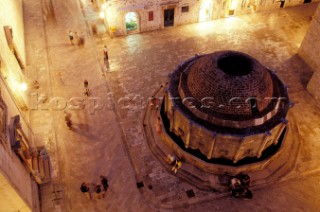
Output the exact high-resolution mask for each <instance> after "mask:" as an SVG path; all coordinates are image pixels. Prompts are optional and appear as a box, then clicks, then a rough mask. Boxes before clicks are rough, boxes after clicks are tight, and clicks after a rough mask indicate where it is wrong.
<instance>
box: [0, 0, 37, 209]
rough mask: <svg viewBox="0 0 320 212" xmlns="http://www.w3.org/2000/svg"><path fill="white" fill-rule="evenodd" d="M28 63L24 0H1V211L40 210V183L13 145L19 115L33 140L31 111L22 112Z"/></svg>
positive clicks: (24, 102)
mask: <svg viewBox="0 0 320 212" xmlns="http://www.w3.org/2000/svg"><path fill="white" fill-rule="evenodd" d="M25 66H26V51H25V38H24V22H23V7H22V0H0V71H1V74H0V196H1V200H0V211H39V197H38V186H37V184H36V182H35V181H34V180H33V179H32V178H31V176H30V171H28V170H27V169H26V166H25V165H24V163H23V162H22V161H21V159H20V158H19V156H18V155H17V154H16V153H15V152H14V151H13V148H12V147H11V140H12V139H11V138H13V136H10V135H12V129H11V122H12V117H14V116H17V115H19V116H20V123H21V131H23V132H24V133H25V135H26V137H28V139H29V140H30V141H33V138H32V132H31V130H30V128H29V127H28V120H26V119H25V118H24V117H27V112H25V114H22V112H21V111H22V110H23V109H24V108H25V107H26V103H27V101H26V95H25V93H24V92H23V91H22V90H21V89H20V85H21V83H22V82H26V80H25V76H24V71H23V68H24V67H25ZM24 115H25V116H24ZM30 146H31V145H30Z"/></svg>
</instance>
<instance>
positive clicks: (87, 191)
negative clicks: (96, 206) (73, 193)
mask: <svg viewBox="0 0 320 212" xmlns="http://www.w3.org/2000/svg"><path fill="white" fill-rule="evenodd" d="M80 191H81V192H82V193H83V194H84V195H85V196H86V197H87V198H88V199H91V195H90V189H89V185H88V183H85V182H83V183H82V184H81V186H80Z"/></svg>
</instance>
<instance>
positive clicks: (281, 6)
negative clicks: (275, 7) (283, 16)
mask: <svg viewBox="0 0 320 212" xmlns="http://www.w3.org/2000/svg"><path fill="white" fill-rule="evenodd" d="M285 2H286V1H285V0H282V1H280V8H283V7H284V3H285Z"/></svg>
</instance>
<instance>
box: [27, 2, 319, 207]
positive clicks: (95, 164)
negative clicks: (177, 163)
mask: <svg viewBox="0 0 320 212" xmlns="http://www.w3.org/2000/svg"><path fill="white" fill-rule="evenodd" d="M27 2H28V3H29V6H30V7H28V9H32V8H33V9H35V8H38V10H32V11H39V7H41V4H40V3H41V1H36V0H35V1H27ZM31 2H32V4H31ZM42 2H46V1H42ZM53 6H54V9H55V19H56V24H55V23H51V22H50V21H47V22H46V25H43V26H42V27H43V28H39V27H35V26H38V25H32V23H34V21H35V22H37V23H39V24H41V23H42V22H41V21H40V20H39V18H40V16H41V14H37V15H34V14H30V17H32V16H35V18H34V19H31V18H30V19H29V20H27V22H28V23H29V24H27V27H28V29H27V30H26V32H27V33H26V40H27V41H26V42H27V52H28V54H29V55H30V56H29V57H28V63H31V64H33V65H35V64H40V65H41V67H40V68H38V69H32V70H33V73H30V74H36V73H35V71H36V70H38V73H37V74H38V75H37V76H38V79H40V80H39V82H40V84H41V85H42V87H44V88H48V90H45V89H44V90H40V91H39V92H40V93H44V94H46V95H47V96H48V97H49V99H50V98H53V97H59V101H53V103H54V104H53V106H52V105H51V106H52V107H51V110H49V112H48V111H46V110H41V109H40V110H37V111H33V112H32V114H31V117H30V119H32V123H33V127H34V128H37V129H39V130H38V131H39V132H38V133H37V134H36V136H38V137H39V139H37V142H38V144H43V145H46V146H47V148H48V151H49V153H50V156H51V158H52V161H53V177H54V182H59V183H60V184H59V185H60V187H59V188H61V191H62V192H61V193H62V194H61V196H60V198H61V200H60V201H58V202H57V201H52V200H51V201H52V203H51V204H50V203H47V204H44V205H43V206H42V209H43V211H54V210H55V211H59V210H62V211H162V210H163V211H167V210H168V211H249V210H250V211H287V210H289V209H290V210H291V211H317V210H318V208H319V206H320V203H318V201H317V199H319V198H320V192H319V189H318V187H319V183H318V182H319V180H320V176H319V172H318V169H319V162H318V161H319V157H320V156H319V154H317V151H318V150H319V149H320V146H319V144H318V143H317V141H318V140H319V139H318V138H319V137H320V128H319V127H318V123H319V122H320V112H319V111H320V110H319V108H318V106H317V104H316V102H315V101H314V99H313V98H312V97H311V96H310V95H309V94H308V93H307V91H306V90H305V87H306V84H307V82H308V80H309V78H310V77H311V75H312V72H311V71H310V69H309V68H308V67H307V66H306V65H305V64H304V63H303V62H302V61H301V60H300V59H299V57H298V56H297V55H296V52H297V51H298V48H299V45H300V43H301V41H302V39H303V36H304V34H305V32H306V30H307V27H308V24H309V21H310V17H311V15H312V14H313V11H314V10H315V8H316V6H317V4H309V5H303V6H299V7H293V8H287V9H282V10H276V11H270V12H264V13H256V14H252V15H243V16H238V17H230V18H226V19H221V20H216V21H212V22H205V23H201V24H193V25H186V26H181V27H176V28H167V29H164V30H161V31H153V32H148V33H143V34H135V35H130V36H126V37H119V38H113V39H111V38H110V37H108V36H106V35H105V34H104V28H103V26H102V25H101V22H100V21H99V20H98V18H97V16H98V13H97V8H95V6H92V5H91V3H90V1H79V2H78V1H69V0H68V1H55V2H54V4H53ZM91 23H96V24H98V28H99V34H98V35H96V36H93V35H92V33H91V31H90V27H89V26H90V24H91ZM41 30H42V31H41ZM69 30H74V31H77V32H78V34H79V35H80V36H83V37H84V38H85V45H84V46H83V47H78V46H72V45H70V43H69V40H68V37H67V34H68V31H69ZM39 32H42V34H39ZM34 39H36V40H38V41H44V43H42V42H34V41H33V40H34ZM105 44H107V46H108V49H109V58H110V59H109V64H110V67H109V69H108V70H107V71H106V70H105V69H104V67H103V60H102V57H103V53H102V49H103V45H105ZM224 49H232V50H239V51H243V52H245V53H248V54H250V55H252V56H254V57H255V58H257V59H258V60H259V61H261V62H262V63H263V64H264V65H266V66H268V67H270V68H271V69H273V70H276V71H277V74H278V75H279V76H280V78H281V79H283V81H284V82H285V83H286V84H287V85H288V86H289V95H290V98H291V100H292V101H293V102H294V103H295V106H294V107H293V109H292V110H291V111H292V113H293V115H294V116H295V118H296V120H298V126H299V129H300V135H301V138H302V140H301V141H302V144H303V145H302V149H301V152H300V156H299V158H298V160H297V166H296V168H295V170H294V171H293V172H292V173H291V174H290V175H289V176H288V177H287V178H286V179H285V180H284V181H282V182H279V183H277V184H276V185H274V186H271V187H270V188H268V189H264V190H259V191H255V192H254V199H253V200H251V201H243V200H235V199H232V198H228V197H227V198H222V199H216V200H211V201H207V200H206V197H207V196H210V193H209V192H205V191H200V190H198V189H196V188H195V187H193V186H191V185H189V184H187V183H185V182H182V181H180V180H179V179H177V178H176V177H175V176H173V175H172V174H171V173H168V172H167V171H166V170H165V169H164V168H163V167H162V165H161V164H160V163H159V162H158V161H157V160H156V159H155V157H154V156H153V155H152V153H151V152H150V150H149V149H148V146H147V144H146V141H145V138H144V136H143V130H142V119H143V114H144V108H145V105H146V102H147V100H148V98H149V97H150V96H151V95H152V93H153V92H154V91H155V90H157V88H159V86H160V84H162V83H165V82H166V81H167V80H168V78H167V77H168V74H169V73H170V72H172V71H173V70H174V68H175V67H176V66H177V65H178V64H179V63H180V62H182V61H184V60H186V59H188V58H190V57H192V56H194V55H195V54H204V53H210V52H213V51H217V50H224ZM35 54H36V55H37V56H38V57H39V58H38V60H35V59H34V58H33V55H35ZM31 55H32V56H31ZM46 61H47V64H46V63H45V62H46ZM42 67H44V68H42ZM34 76H35V75H34ZM84 79H87V80H88V81H89V88H90V91H91V95H90V96H89V97H88V98H86V97H85V96H84V94H83V91H84V90H83V81H84ZM46 85H47V86H46ZM49 88H50V89H49ZM72 97H76V98H77V99H76V100H75V99H73V100H71V98H72ZM64 100H68V102H67V103H68V104H67V105H68V106H69V107H67V109H66V110H67V111H68V112H70V113H71V115H72V117H71V119H72V121H73V123H74V127H75V129H74V130H72V131H71V130H68V129H67V127H66V125H65V122H64V114H63V109H61V108H64V107H63V105H64V103H65V102H64ZM94 101H96V102H94ZM79 102H80V103H81V102H82V103H83V105H84V108H80V109H78V110H75V108H76V105H79V104H80V103H79ZM102 103H103V104H104V105H103V106H102ZM80 105H81V104H80ZM40 106H42V107H45V105H40ZM60 106H61V107H60ZM70 106H71V108H70ZM114 106H115V107H114ZM95 107H96V108H95ZM93 108H95V109H96V111H94V110H92V109H93ZM46 116H47V117H48V118H46ZM40 127H42V128H40ZM40 129H41V130H40ZM297 136H298V132H297ZM49 138H50V139H49ZM100 174H103V175H106V176H108V178H109V180H110V189H109V190H108V192H107V195H106V198H105V199H102V200H98V199H93V200H86V198H85V196H83V195H82V194H81V193H80V191H79V186H80V184H81V183H82V182H83V181H88V182H91V183H97V182H98V176H99V175H100ZM138 181H143V182H144V187H143V188H140V189H138V188H137V187H136V182H138ZM191 189H192V190H193V191H194V193H195V195H196V198H188V197H187V195H186V191H187V190H191ZM50 192H52V190H50V189H49V190H46V191H44V193H43V194H42V196H46V193H50ZM46 198H50V196H46ZM52 198H54V197H52ZM195 200H196V201H195ZM43 201H44V200H43ZM179 201H185V202H186V204H185V206H184V207H182V208H175V203H177V202H179ZM49 202H50V201H49ZM270 202H271V203H272V204H270Z"/></svg>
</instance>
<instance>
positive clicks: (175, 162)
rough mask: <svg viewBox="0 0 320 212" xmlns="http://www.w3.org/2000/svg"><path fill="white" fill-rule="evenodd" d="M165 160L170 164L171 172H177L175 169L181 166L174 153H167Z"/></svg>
mask: <svg viewBox="0 0 320 212" xmlns="http://www.w3.org/2000/svg"><path fill="white" fill-rule="evenodd" d="M166 161H167V163H168V164H169V165H171V166H172V168H171V171H172V172H173V173H175V174H176V173H177V171H178V170H179V169H180V168H181V166H182V162H181V160H180V159H177V157H176V156H175V155H171V154H168V155H167V158H166Z"/></svg>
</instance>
